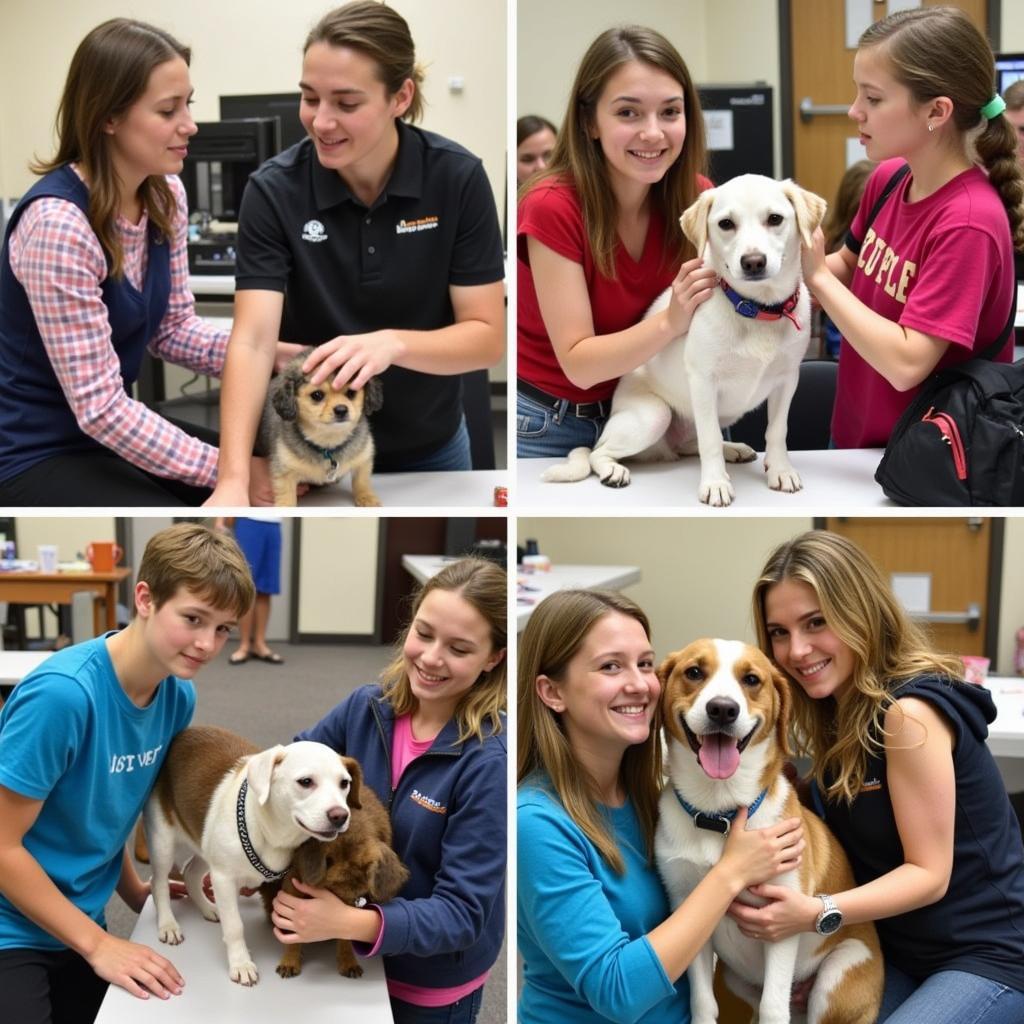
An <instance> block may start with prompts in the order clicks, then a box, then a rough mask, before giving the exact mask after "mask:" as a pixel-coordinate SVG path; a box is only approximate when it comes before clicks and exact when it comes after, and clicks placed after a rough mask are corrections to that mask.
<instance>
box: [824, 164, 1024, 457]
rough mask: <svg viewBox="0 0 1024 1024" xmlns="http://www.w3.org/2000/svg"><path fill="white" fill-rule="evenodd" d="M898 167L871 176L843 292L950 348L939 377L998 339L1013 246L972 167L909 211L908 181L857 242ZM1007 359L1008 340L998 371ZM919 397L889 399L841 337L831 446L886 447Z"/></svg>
mask: <svg viewBox="0 0 1024 1024" xmlns="http://www.w3.org/2000/svg"><path fill="white" fill-rule="evenodd" d="M902 163H903V161H902V160H899V159H896V160H886V161H885V162H884V163H882V164H880V165H879V166H878V167H877V168H876V169H875V170H874V172H873V173H872V175H871V178H870V179H869V181H868V184H867V188H866V189H865V191H864V198H863V199H862V200H861V204H860V209H859V211H858V213H857V216H856V217H854V220H853V224H852V225H851V229H850V230H851V231H852V233H853V235H854V236H855V237H856V238H863V243H862V245H861V250H860V255H859V256H858V258H857V268H856V269H855V270H854V273H853V279H852V281H851V282H850V290H851V291H852V292H853V294H854V295H856V296H857V298H858V299H860V300H861V302H863V303H864V304H865V305H867V306H869V307H870V308H871V309H873V310H874V311H875V312H876V313H880V314H881V315H882V316H884V317H886V318H887V319H888V320H892V321H894V322H895V323H898V324H900V325H902V326H903V327H910V328H913V329H914V330H917V331H922V332H924V333H925V334H931V335H934V336H935V337H937V338H942V339H944V340H946V341H949V342H950V343H951V344H950V346H949V348H948V349H947V350H946V352H945V353H944V354H943V356H942V358H941V359H940V360H939V363H938V367H937V369H938V368H942V367H945V366H949V365H950V364H953V363H962V362H964V361H966V360H967V359H970V358H971V357H972V356H973V355H974V353H975V352H977V351H981V350H982V349H984V348H985V346H986V345H989V344H991V343H992V342H993V341H995V339H996V338H998V337H999V333H1000V332H1001V331H1002V330H1003V328H1004V327H1005V326H1006V318H1007V317H1008V316H1009V314H1010V301H1011V298H1012V296H1013V291H1014V288H1015V287H1016V282H1015V275H1014V268H1013V243H1012V240H1011V236H1010V224H1009V220H1008V218H1007V216H1006V209H1005V208H1004V206H1003V204H1002V202H1001V201H1000V199H999V194H998V193H997V192H996V190H995V189H994V188H993V187H992V185H991V184H989V180H988V178H987V177H986V176H985V173H984V171H982V170H980V169H979V168H977V167H972V168H970V169H969V170H966V171H964V172H962V173H961V174H958V175H957V176H956V177H955V178H953V180H952V181H949V182H947V183H946V184H945V185H943V186H942V188H940V189H939V190H938V191H937V192H934V193H932V195H930V196H928V197H926V198H925V199H920V200H918V201H917V202H914V203H908V202H907V189H908V188H909V187H910V183H911V180H912V175H909V174H908V175H907V176H906V177H905V178H904V179H903V180H902V181H901V182H900V183H899V185H897V186H896V189H895V190H894V191H893V193H892V194H891V195H890V196H889V198H888V199H887V200H886V201H885V204H884V205H883V206H882V209H881V210H880V211H879V213H878V216H877V217H876V218H875V221H874V222H873V223H872V225H871V226H870V228H868V233H867V237H866V238H865V237H864V233H863V232H864V220H865V218H866V217H867V214H868V211H870V210H871V208H872V206H873V205H874V203H875V200H876V199H877V198H878V196H879V195H880V194H881V192H882V190H883V189H884V188H885V186H886V184H887V183H888V182H889V179H890V178H891V177H892V176H893V174H894V173H895V172H896V171H897V170H898V168H899V167H900V165H901V164H902ZM1012 358H1013V337H1012V332H1011V337H1010V340H1009V341H1008V342H1007V344H1006V347H1005V349H1003V351H1001V352H1000V353H999V356H998V361H999V362H1010V360H1011V359H1012ZM918 390H919V388H913V389H911V390H910V391H902V392H901V391H897V390H896V389H895V388H894V387H892V385H891V384H889V382H888V381H886V380H885V378H884V377H882V376H881V374H879V373H878V372H877V371H876V370H873V369H872V368H871V367H870V366H869V365H868V364H867V363H866V362H865V361H864V360H863V359H862V358H861V357H860V356H859V355H858V354H857V353H856V352H855V351H854V349H853V347H852V346H851V345H850V344H849V343H848V342H847V341H846V339H845V338H844V339H843V341H842V344H841V346H840V352H839V376H838V380H837V382H836V404H835V409H834V410H833V413H832V438H833V440H834V441H835V443H836V446H837V447H839V448H879V447H884V446H885V444H886V443H887V442H888V440H889V435H890V434H891V433H892V428H893V427H894V426H895V424H896V420H897V419H899V417H900V414H901V413H902V412H903V410H904V409H906V407H907V406H908V405H909V404H910V402H911V401H912V400H913V398H914V397H915V396H916V394H917V393H918Z"/></svg>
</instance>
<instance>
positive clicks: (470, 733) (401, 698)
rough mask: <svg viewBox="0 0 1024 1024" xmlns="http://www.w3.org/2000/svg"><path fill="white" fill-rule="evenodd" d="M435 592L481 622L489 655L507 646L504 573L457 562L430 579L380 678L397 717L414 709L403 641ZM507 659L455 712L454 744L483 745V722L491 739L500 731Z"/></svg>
mask: <svg viewBox="0 0 1024 1024" xmlns="http://www.w3.org/2000/svg"><path fill="white" fill-rule="evenodd" d="M434 590H447V591H449V592H451V593H455V594H458V595H459V597H461V598H462V599H463V600H464V601H466V602H467V603H469V604H470V605H472V606H473V608H475V609H476V610H477V611H478V612H479V613H480V614H481V615H482V616H483V617H484V619H486V621H487V624H488V625H489V626H490V628H491V651H492V652H497V651H504V650H505V647H506V645H507V640H506V629H505V621H506V618H507V615H508V576H507V575H506V573H505V570H504V569H502V568H501V566H499V565H495V563H494V562H489V561H487V559H485V558H460V559H459V560H458V561H457V562H452V564H451V565H446V566H445V567H444V568H443V569H442V570H441V571H440V572H439V573H437V574H436V575H434V576H431V577H430V579H429V580H427V582H426V583H424V584H423V586H422V587H421V588H420V590H419V591H418V592H417V593H416V596H415V598H414V599H413V604H412V610H411V612H410V614H409V622H408V625H407V626H406V627H405V629H404V630H402V636H401V639H400V640H399V641H398V643H397V644H395V653H394V657H393V658H392V659H391V663H390V664H389V665H388V666H387V668H385V669H384V671H383V672H382V673H381V675H380V683H381V688H382V689H383V691H384V697H385V699H386V700H387V701H388V703H390V704H391V706H392V708H393V709H394V712H395V714H396V715H407V714H411V713H412V712H414V711H415V710H416V708H417V702H416V697H415V695H414V694H413V692H412V687H411V686H410V685H409V676H408V675H407V674H406V671H405V654H404V653H403V650H402V648H403V646H404V644H405V638H406V636H408V634H409V630H410V629H412V624H413V622H414V621H415V620H416V615H417V613H418V612H419V610H420V606H421V605H422V604H423V599H424V598H425V597H426V596H427V594H429V593H431V592H432V591H434ZM506 662H507V659H506V658H504V657H502V658H501V659H500V660H499V661H498V663H497V664H496V665H495V666H494V668H492V669H491V670H490V671H487V672H481V673H480V677H479V678H478V679H477V681H476V682H475V683H474V684H473V685H472V687H471V688H470V689H469V690H468V691H467V692H466V693H465V694H464V695H463V697H462V699H461V700H460V701H459V703H458V704H457V705H456V707H455V720H456V721H457V722H458V725H459V742H460V743H462V742H464V741H465V740H467V739H470V738H471V737H475V738H476V739H478V740H480V741H481V742H483V739H484V723H485V722H486V723H487V725H488V726H489V727H490V734H491V735H495V734H497V733H499V732H501V729H502V725H501V713H502V712H503V711H504V710H505V708H506V706H507V688H508V669H507V664H506Z"/></svg>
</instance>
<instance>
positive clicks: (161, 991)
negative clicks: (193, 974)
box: [83, 934, 185, 999]
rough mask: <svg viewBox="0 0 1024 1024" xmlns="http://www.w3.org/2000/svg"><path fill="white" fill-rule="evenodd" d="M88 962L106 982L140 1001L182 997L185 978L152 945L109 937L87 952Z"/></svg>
mask: <svg viewBox="0 0 1024 1024" xmlns="http://www.w3.org/2000/svg"><path fill="white" fill-rule="evenodd" d="M83 956H84V957H85V960H86V962H87V963H88V964H89V966H90V967H91V968H92V969H93V971H95V972H96V974H98V975H99V976H100V977H101V978H102V979H103V980H104V981H109V982H110V983H111V984H112V985H119V986H120V987H121V988H123V989H125V990H126V991H127V992H130V993H131V994H132V995H133V996H135V997H136V998H138V999H148V998H149V995H150V993H152V994H153V995H155V996H159V997H160V998H161V999H170V997H171V996H172V995H175V996H178V995H181V989H182V986H183V985H184V984H185V979H184V978H182V976H181V975H180V974H179V973H178V971H177V968H176V967H175V966H174V964H172V963H171V961H170V960H168V959H167V958H166V957H163V956H161V955H160V954H159V953H157V952H155V951H154V950H152V949H150V948H149V947H148V946H142V945H139V943H137V942H129V941H128V940H127V939H119V938H117V937H116V936H114V935H109V934H105V935H104V936H103V937H102V938H101V939H100V941H99V942H98V943H97V944H96V946H95V947H94V948H93V949H91V950H89V951H87V952H83Z"/></svg>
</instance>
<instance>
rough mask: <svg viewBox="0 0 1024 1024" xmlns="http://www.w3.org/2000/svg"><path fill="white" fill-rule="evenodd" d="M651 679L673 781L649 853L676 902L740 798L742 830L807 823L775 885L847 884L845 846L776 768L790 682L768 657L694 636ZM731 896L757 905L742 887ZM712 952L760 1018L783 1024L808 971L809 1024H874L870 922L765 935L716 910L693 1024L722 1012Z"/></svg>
mask: <svg viewBox="0 0 1024 1024" xmlns="http://www.w3.org/2000/svg"><path fill="white" fill-rule="evenodd" d="M658 677H659V678H660V680H661V683H662V696H661V709H662V714H663V721H664V728H665V738H666V742H667V755H668V757H667V762H668V776H669V785H668V786H666V788H665V791H664V792H663V793H662V795H661V804H660V808H659V820H658V830H657V835H656V837H655V856H656V858H657V862H658V870H659V871H660V873H661V877H662V880H663V881H664V883H665V887H666V889H667V890H668V894H669V901H670V903H671V905H672V906H673V908H674V907H676V906H678V905H679V904H680V903H681V902H682V901H683V900H684V899H686V897H687V896H688V895H689V894H690V892H692V891H693V889H694V888H695V887H696V886H697V884H698V882H700V880H701V879H702V878H703V877H704V875H705V874H706V873H707V871H708V869H709V868H710V867H711V865H712V864H714V863H716V862H717V861H718V859H719V857H721V855H722V849H723V847H724V845H725V839H726V835H727V834H728V829H729V823H730V822H731V820H732V818H733V817H734V816H735V814H736V810H737V808H739V807H740V806H745V807H747V809H748V818H747V826H746V827H747V828H748V829H751V828H765V827H767V826H769V825H773V824H775V823H776V822H778V821H781V820H782V819H784V818H800V819H801V820H802V822H803V830H804V841H805V843H806V845H805V848H804V851H803V857H802V860H801V863H800V867H799V868H798V869H797V870H796V871H792V872H789V873H787V874H785V875H780V876H778V877H777V878H774V879H772V880H771V881H772V882H773V884H775V885H785V886H790V887H792V888H794V889H799V890H801V891H802V892H805V893H808V894H811V895H816V894H819V893H827V894H832V893H836V892H842V891H844V890H846V889H850V888H853V886H854V885H855V884H856V883H855V882H854V879H853V872H852V871H851V869H850V864H849V861H848V860H847V858H846V855H845V854H844V853H843V850H842V847H841V846H840V845H839V843H838V842H837V841H836V839H835V837H834V836H833V835H832V833H831V832H829V830H828V828H827V827H826V825H825V824H824V822H822V820H821V819H820V818H818V817H817V815H815V814H814V813H813V812H811V811H809V810H806V809H805V808H804V807H802V806H801V804H800V801H799V800H798V799H797V795H796V791H795V790H794V789H793V787H792V786H791V785H790V783H789V780H788V779H787V778H786V776H785V775H784V774H783V770H782V769H783V765H784V763H785V760H786V757H787V756H788V755H789V753H790V747H789V735H788V733H789V711H790V694H789V684H788V682H787V680H786V678H785V677H784V676H783V675H782V674H781V673H780V672H779V671H778V670H777V669H776V668H775V667H774V666H773V665H772V663H771V662H770V661H769V660H768V658H766V657H765V655H764V654H763V653H762V652H761V651H759V650H758V649H757V648H756V647H751V646H749V645H748V644H744V643H741V642H740V641H737V640H711V639H704V640H697V641H695V642H694V643H692V644H690V645H689V646H688V647H685V648H684V649H683V650H681V651H676V652H675V653H674V654H670V655H669V656H668V657H667V658H666V659H665V660H664V662H662V664H661V665H660V666H659V668H658ZM739 899H740V900H741V901H742V902H744V903H747V904H750V905H754V906H761V905H763V904H764V902H765V901H764V900H761V899H759V898H758V897H756V896H754V895H753V894H751V893H750V892H748V891H744V892H743V893H741V895H740V897H739ZM713 954H717V955H718V958H719V960H720V961H721V963H722V964H723V968H724V969H723V979H724V981H725V983H726V985H727V986H728V987H729V988H730V989H731V990H732V991H733V992H734V993H735V994H736V995H737V996H739V997H740V998H741V999H743V1000H744V1001H745V1002H747V1003H749V1004H750V1005H751V1006H752V1007H754V1008H755V1009H756V1010H757V1011H758V1016H757V1020H758V1024H788V1022H789V1021H790V1019H791V1018H790V990H791V988H792V985H793V983H794V982H798V981H804V980H805V979H808V978H811V977H812V976H816V977H815V980H814V982H813V986H812V988H811V991H810V996H809V998H808V1003H807V1017H806V1020H807V1021H808V1024H873V1022H874V1021H875V1019H876V1017H877V1015H878V1008H879V1004H880V1002H881V997H882V980H883V964H882V954H881V950H880V948H879V944H878V936H877V934H876V932H875V928H874V926H873V925H872V924H853V925H844V926H842V927H840V928H839V929H838V931H835V932H834V933H832V934H830V935H820V934H818V933H817V932H805V933H801V934H798V935H793V936H791V937H790V938H787V939H782V940H781V941H779V942H761V941H759V940H757V939H751V938H748V937H747V936H745V935H743V934H742V933H741V932H740V930H739V926H738V925H737V923H736V922H735V921H734V920H733V919H732V918H731V917H729V916H725V917H723V918H722V920H721V921H720V922H719V923H718V925H717V926H716V928H715V931H714V934H713V935H712V937H711V941H710V942H708V943H707V944H706V945H705V946H704V948H703V949H702V950H701V951H700V952H699V953H698V954H697V956H696V957H695V959H694V961H693V963H692V964H691V965H690V967H689V970H688V972H687V974H688V978H689V982H690V1012H691V1016H692V1021H693V1024H714V1022H715V1021H717V1019H718V1005H717V1002H716V1000H715V995H714V992H713V988H712V983H713V973H714V957H713Z"/></svg>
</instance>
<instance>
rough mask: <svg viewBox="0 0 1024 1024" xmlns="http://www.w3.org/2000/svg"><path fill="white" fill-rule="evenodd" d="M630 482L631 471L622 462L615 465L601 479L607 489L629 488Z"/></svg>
mask: <svg viewBox="0 0 1024 1024" xmlns="http://www.w3.org/2000/svg"><path fill="white" fill-rule="evenodd" d="M629 481H630V476H629V470H628V469H626V467H625V466H623V465H622V463H621V462H615V463H613V464H612V465H611V466H610V467H609V469H608V472H607V473H605V474H604V475H603V476H602V477H601V483H602V484H604V486H605V487H628V486H629Z"/></svg>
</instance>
